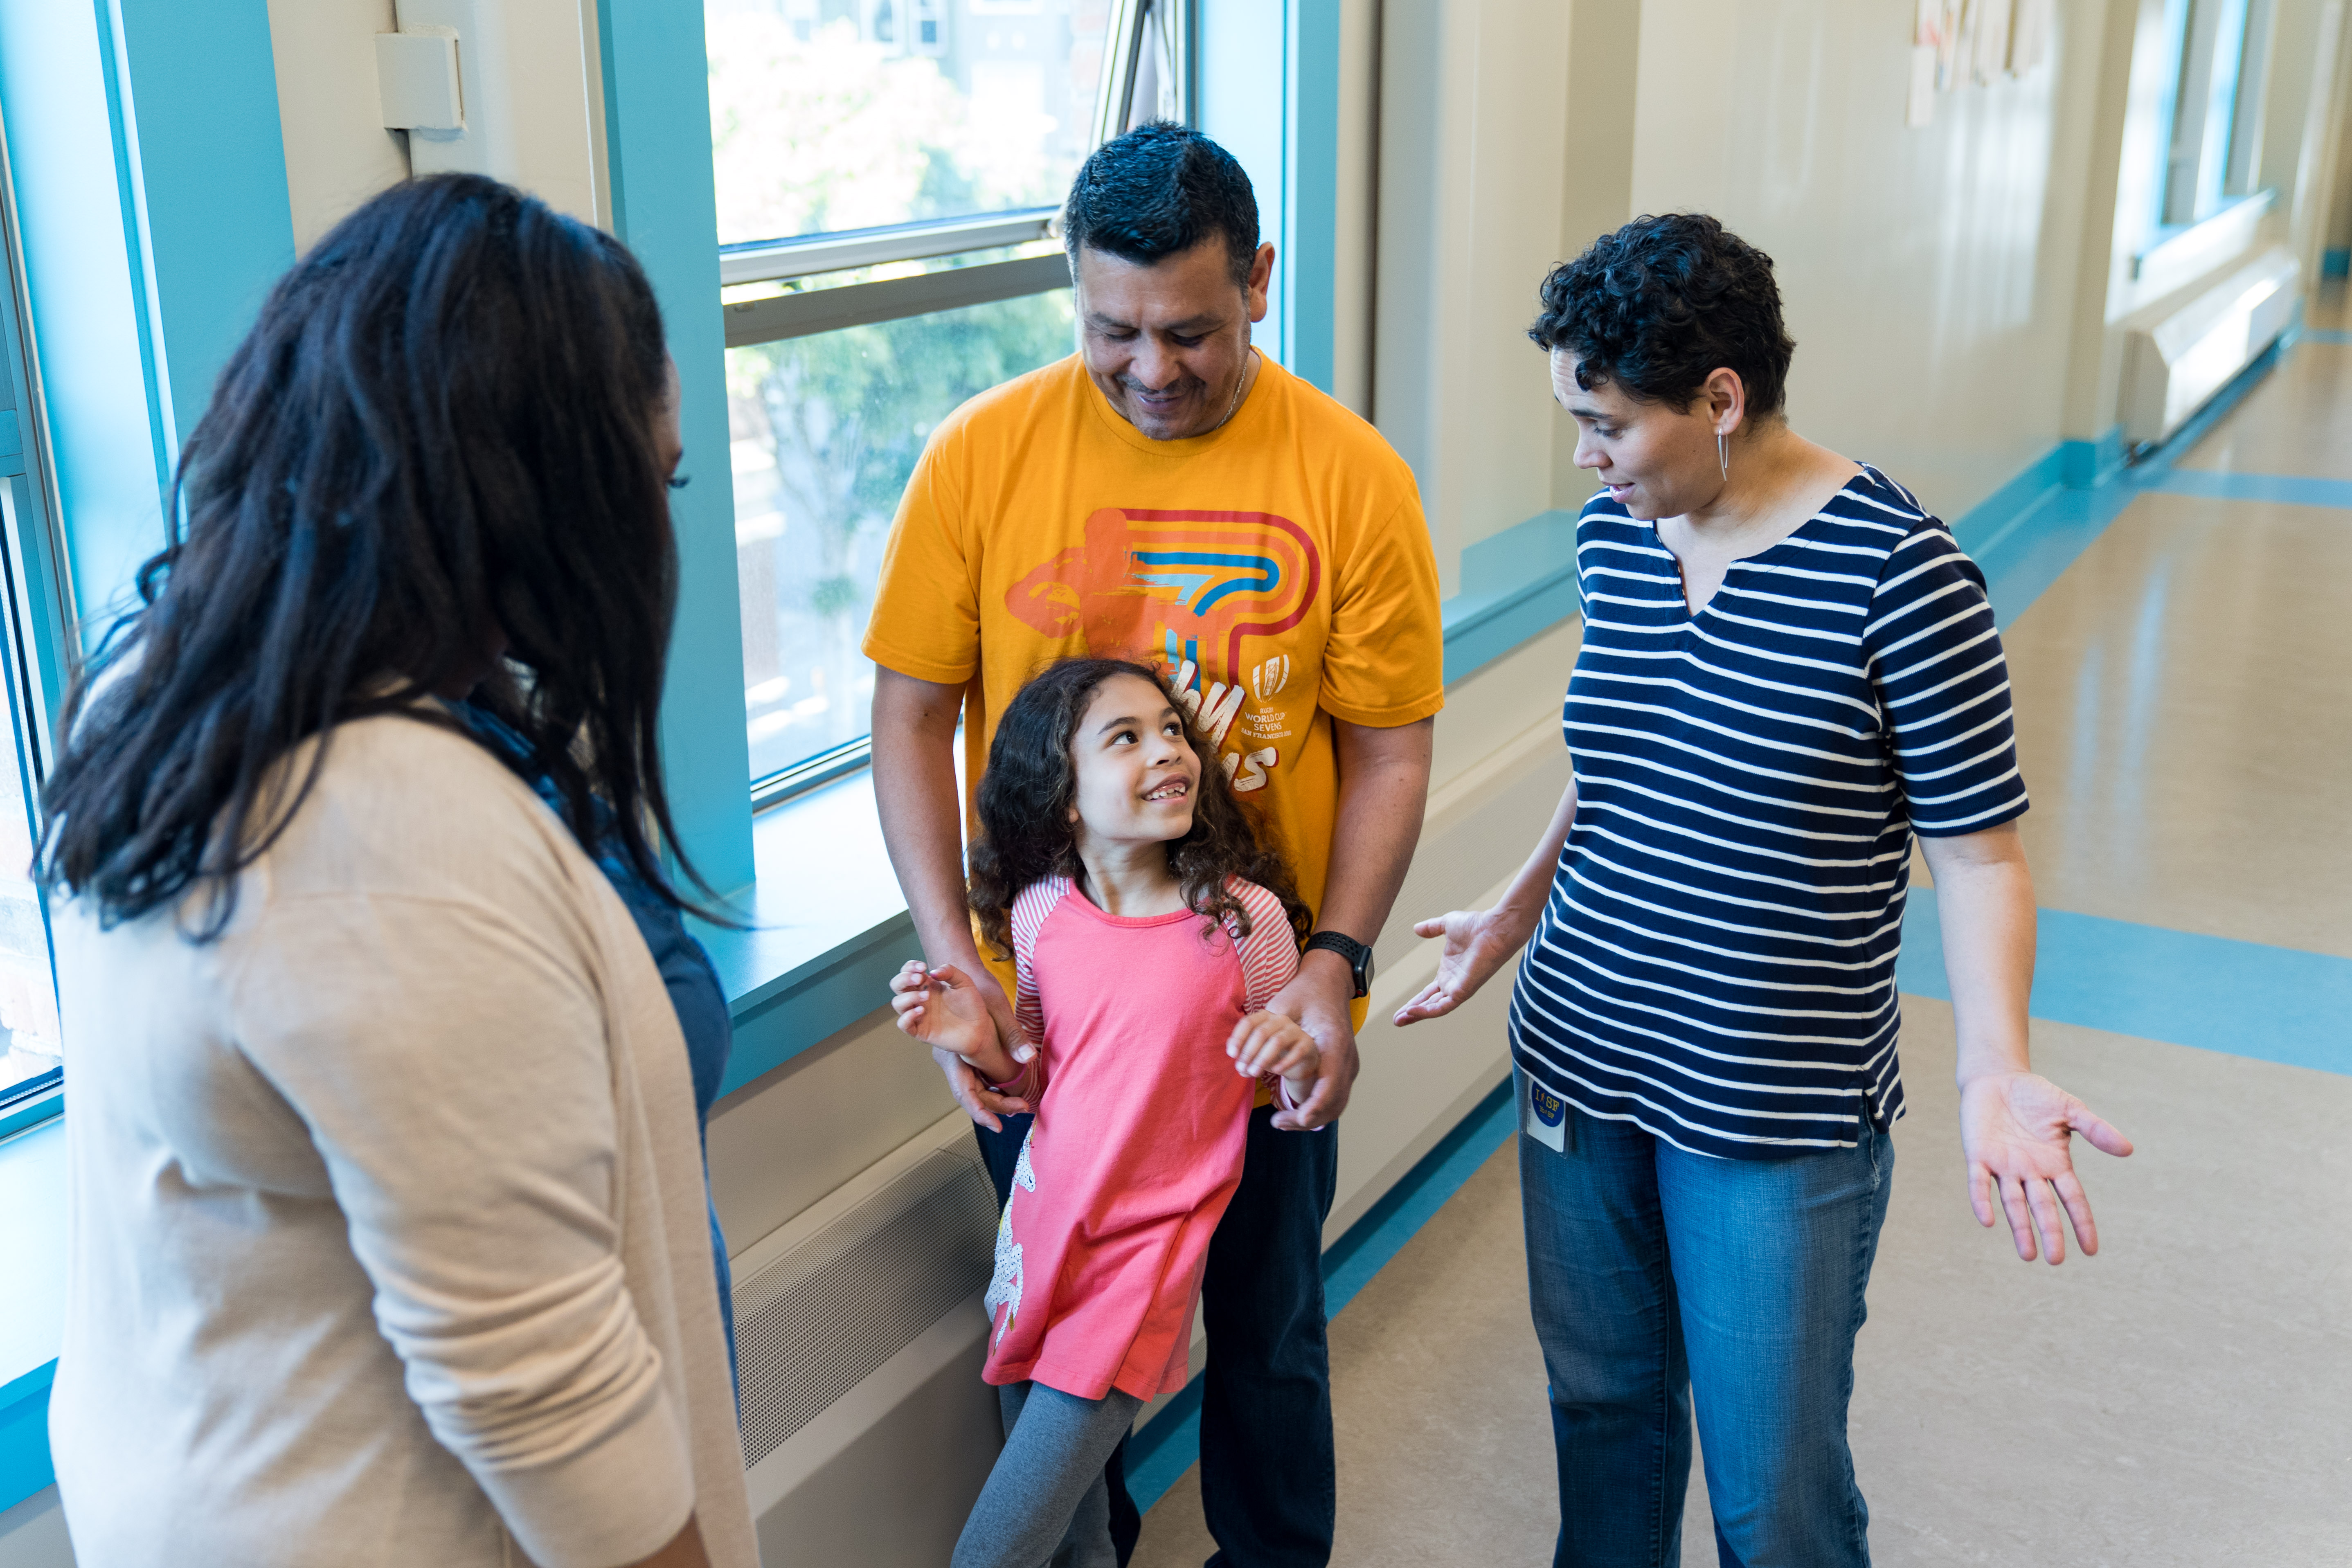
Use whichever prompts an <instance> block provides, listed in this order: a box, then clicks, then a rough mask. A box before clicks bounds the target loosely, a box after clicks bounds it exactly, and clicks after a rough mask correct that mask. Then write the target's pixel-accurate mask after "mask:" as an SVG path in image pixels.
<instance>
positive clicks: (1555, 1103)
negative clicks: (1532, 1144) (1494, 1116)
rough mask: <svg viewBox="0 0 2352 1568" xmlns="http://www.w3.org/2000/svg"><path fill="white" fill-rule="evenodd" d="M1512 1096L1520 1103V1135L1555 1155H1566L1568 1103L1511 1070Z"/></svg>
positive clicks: (1523, 1075) (1515, 1068) (1513, 1067)
mask: <svg viewBox="0 0 2352 1568" xmlns="http://www.w3.org/2000/svg"><path fill="white" fill-rule="evenodd" d="M1511 1092H1512V1094H1513V1096H1514V1097H1515V1098H1516V1099H1517V1100H1518V1102H1519V1131H1522V1132H1524V1133H1526V1134H1527V1135H1528V1137H1530V1138H1532V1139H1534V1140H1535V1141H1536V1142H1538V1143H1540V1144H1542V1145H1543V1146H1544V1147H1545V1148H1547V1149H1549V1150H1550V1151H1551V1152H1553V1153H1555V1154H1560V1153H1565V1152H1567V1147H1568V1145H1567V1132H1568V1101H1566V1100H1562V1099H1560V1098H1559V1096H1558V1095H1556V1094H1554V1093H1552V1092H1551V1091H1550V1090H1549V1089H1545V1088H1544V1087H1543V1086H1542V1085H1541V1084H1539V1083H1538V1082H1536V1080H1535V1079H1531V1078H1529V1077H1528V1075H1527V1074H1525V1073H1523V1072H1521V1071H1520V1070H1519V1069H1518V1067H1517V1064H1516V1063H1514V1064H1513V1065H1512V1068H1511Z"/></svg>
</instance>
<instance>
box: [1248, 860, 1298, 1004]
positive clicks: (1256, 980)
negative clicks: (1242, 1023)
mask: <svg viewBox="0 0 2352 1568" xmlns="http://www.w3.org/2000/svg"><path fill="white" fill-rule="evenodd" d="M1236 890H1237V891H1238V892H1239V893H1240V894H1241V900H1242V908H1244V909H1245V910H1248V911H1249V921H1250V929H1249V935H1247V936H1245V937H1244V938H1242V939H1241V940H1240V942H1237V943H1236V944H1235V949H1236V952H1238V954H1239V956H1240V958H1241V961H1242V1007H1243V1009H1244V1011H1245V1012H1251V1013H1259V1012H1264V1011H1265V1005H1266V1004H1267V1003H1268V1002H1271V1001H1273V1000H1274V998H1275V995H1276V993H1278V992H1279V991H1281V989H1282V988H1283V987H1284V986H1286V985H1287V984H1290V982H1291V979H1292V977H1293V976H1295V975H1296V974H1297V973H1298V938H1297V934H1296V933H1295V932H1293V931H1291V929H1290V917H1289V915H1287V914H1286V913H1285V912H1284V911H1283V908H1282V900H1280V899H1277V898H1276V897H1275V896H1274V895H1273V894H1272V893H1269V892H1267V891H1266V890H1265V889H1264V888H1261V887H1259V886H1258V885H1257V884H1256V883H1255V882H1244V883H1241V884H1240V885H1239V887H1238V889H1236Z"/></svg>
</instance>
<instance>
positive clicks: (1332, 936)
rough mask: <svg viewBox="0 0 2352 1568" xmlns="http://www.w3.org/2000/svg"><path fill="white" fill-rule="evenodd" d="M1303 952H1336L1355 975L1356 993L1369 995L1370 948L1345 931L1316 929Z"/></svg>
mask: <svg viewBox="0 0 2352 1568" xmlns="http://www.w3.org/2000/svg"><path fill="white" fill-rule="evenodd" d="M1300 951H1302V952H1318V951H1319V952H1336V953H1338V954H1339V956H1340V957H1341V958H1344V959H1346V960H1347V961H1348V967H1349V969H1350V970H1351V971H1353V972H1354V973H1355V977H1356V994H1357V995H1358V996H1365V995H1369V994H1370V992H1371V989H1372V950H1371V948H1370V946H1368V945H1367V944H1365V943H1363V942H1358V941H1357V940H1356V939H1355V938H1354V937H1352V936H1349V934H1348V933H1347V932H1345V931H1317V932H1316V933H1315V934H1314V935H1313V936H1310V937H1308V938H1307V945H1306V947H1304V948H1303V949H1301V950H1300Z"/></svg>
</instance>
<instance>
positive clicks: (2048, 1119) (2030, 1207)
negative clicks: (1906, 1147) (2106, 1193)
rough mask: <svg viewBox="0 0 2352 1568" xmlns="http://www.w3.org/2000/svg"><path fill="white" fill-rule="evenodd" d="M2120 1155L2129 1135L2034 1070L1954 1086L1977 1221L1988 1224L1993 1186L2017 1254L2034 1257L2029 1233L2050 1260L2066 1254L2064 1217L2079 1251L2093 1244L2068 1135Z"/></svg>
mask: <svg viewBox="0 0 2352 1568" xmlns="http://www.w3.org/2000/svg"><path fill="white" fill-rule="evenodd" d="M2077 1132H2079V1133H2081V1134H2082V1135H2083V1136H2084V1139H2086V1140H2087V1141H2088V1142H2090V1144H2091V1146H2092V1147H2093V1148H2095V1149H2097V1150H2099V1151H2101V1152H2105V1153H2108V1154H2114V1155H2116V1156H2118V1157H2121V1156H2123V1155H2126V1154H2128V1153H2130V1152H2132V1145H2131V1140H2130V1139H2128V1138H2126V1137H2125V1136H2124V1135H2123V1134H2122V1133H2121V1132H2118V1131H2116V1129H2115V1128H2114V1127H2112V1126H2110V1125H2109V1124H2108V1123H2107V1122H2106V1121H2105V1120H2104V1119H2103V1118H2101V1117H2100V1116H2099V1115H2097V1114H2096V1113H2095V1112H2094V1111H2093V1110H2091V1108H2090V1107H2089V1106H2087V1105H2084V1103H2083V1102H2082V1101H2081V1100H2077V1099H2075V1098H2074V1096H2073V1095H2071V1094H2068V1093H2067V1092H2066V1091H2065V1090H2064V1089H2060V1088H2059V1087H2058V1086H2057V1085H2056V1084H2054V1083H2052V1082H2051V1081H2050V1080H2049V1079H2046V1078H2043V1077H2042V1075H2041V1074H2039V1073H2031V1072H2002V1073H1987V1074H1985V1075H1984V1076H1983V1077H1981V1078H1977V1079H1970V1080H1969V1082H1968V1083H1967V1084H1966V1085H1964V1086H1963V1087H1962V1088H1961V1089H1960V1154H1961V1158H1962V1159H1964V1160H1965V1161H1966V1162H1967V1163H1968V1172H1969V1206H1971V1207H1972V1208H1974V1209H1975V1210H1976V1215H1977V1223H1978V1224H1979V1225H1982V1226H1990V1225H1991V1224H1992V1218H1993V1202H1994V1195H1995V1194H1996V1193H1997V1194H1999V1198H2000V1206H2001V1208H2002V1210H2003V1211H2004V1212H2005V1213H2007V1215H2009V1230H2010V1235H2011V1238H2012V1239H2013V1240H2015V1242H2016V1243H2017V1255H2018V1257H2020V1258H2023V1259H2024V1260H2025V1261H2026V1262H2028V1263H2031V1262H2032V1261H2033V1258H2034V1253H2035V1250H2036V1248H2035V1240H2036V1237H2037V1236H2038V1237H2039V1239H2040V1251H2041V1254H2042V1256H2043V1257H2045V1258H2049V1259H2050V1261H2051V1262H2053V1263H2063V1262H2064V1261H2065V1260H2066V1229H2065V1223H2064V1221H2062V1220H2061V1218H2060V1217H2059V1211H2060V1209H2061V1207H2062V1206H2063V1209H2064V1211H2065V1219H2066V1220H2071V1221H2072V1222H2073V1223H2074V1238H2075V1240H2076V1241H2078V1242H2079V1243H2081V1244H2082V1248H2083V1252H2084V1256H2086V1257H2087V1256H2089V1255H2090V1254H2092V1253H2095V1252H2097V1251H2098V1250H2099V1227H2098V1226H2097V1225H2096V1224H2095V1222H2094V1221H2093V1220H2092V1218H2091V1200H2090V1198H2089V1197H2088V1196H2087V1195H2085V1194H2084V1191H2083V1184H2082V1181H2081V1179H2080V1178H2078V1177H2077V1176H2076V1175H2075V1174H2074V1146H2073V1135H2074V1133H2077Z"/></svg>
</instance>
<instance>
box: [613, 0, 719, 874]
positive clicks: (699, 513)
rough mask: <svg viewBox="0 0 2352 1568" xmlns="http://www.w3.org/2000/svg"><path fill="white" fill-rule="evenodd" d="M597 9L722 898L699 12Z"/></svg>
mask: <svg viewBox="0 0 2352 1568" xmlns="http://www.w3.org/2000/svg"><path fill="white" fill-rule="evenodd" d="M597 14H598V21H599V26H598V28H597V31H598V33H599V35H600V37H601V38H602V40H603V45H604V135H605V140H606V142H607V147H608V152H609V154H610V159H611V164H612V179H613V207H614V223H613V227H614V232H615V233H617V234H618V235H619V236H620V237H621V238H622V239H623V240H624V241H625V242H626V243H627V245H628V247H629V248H630V249H631V250H634V251H635V252H636V255H637V259H638V260H639V261H641V262H643V263H644V264H645V268H646V274H647V275H648V276H649V277H651V278H652V279H653V284H654V291H655V292H656V294H658V295H659V296H660V297H661V306H662V318H663V321H664V322H665V323H666V325H667V327H668V330H669V347H670V353H671V355H672V356H673V357H674V358H676V360H677V373H678V385H679V390H680V393H681V396H682V403H681V405H680V408H679V421H680V425H681V426H682V428H683V430H684V432H685V436H686V458H685V460H684V461H683V462H682V463H681V464H680V465H679V468H678V471H679V472H680V473H682V474H685V475H686V476H688V479H689V480H690V481H691V482H689V483H688V486H687V488H686V489H683V490H680V491H677V493H676V494H675V495H673V496H672V498H671V502H672V505H671V509H670V510H671V515H672V516H673V517H674V518H675V519H676V520H677V550H678V563H679V577H678V605H677V633H676V635H675V636H673V637H672V638H671V639H670V669H669V689H668V692H667V696H666V697H665V698H664V700H663V708H662V735H663V744H662V757H663V766H664V768H665V770H666V771H667V777H668V782H669V791H670V804H671V807H672V809H673V810H674V811H675V813H676V814H677V826H678V834H679V837H681V838H683V839H684V840H685V844H686V849H687V853H688V855H689V856H690V857H691V858H692V859H693V861H694V864H695V867H696V868H697V869H698V870H699V871H700V872H701V873H702V875H703V876H704V877H705V878H707V879H709V882H710V884H711V885H712V886H713V887H715V888H719V889H737V888H741V887H744V886H746V885H748V884H749V883H750V882H751V877H752V865H751V749H750V742H749V740H748V739H747V738H746V736H745V734H744V731H743V621H742V605H741V600H740V597H739V592H740V591H739V589H738V586H737V583H736V574H735V492H734V471H733V468H732V466H731V464H730V461H729V443H728V439H727V342H726V336H725V328H724V327H723V326H722V324H721V322H720V319H719V198H718V195H717V193H716V190H715V188H714V185H713V181H712V174H711V165H710V85H709V72H710V68H709V63H708V60H707V57H706V55H705V52H704V45H703V37H702V7H701V6H700V5H698V4H688V3H685V0H599V5H598V12H597Z"/></svg>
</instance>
